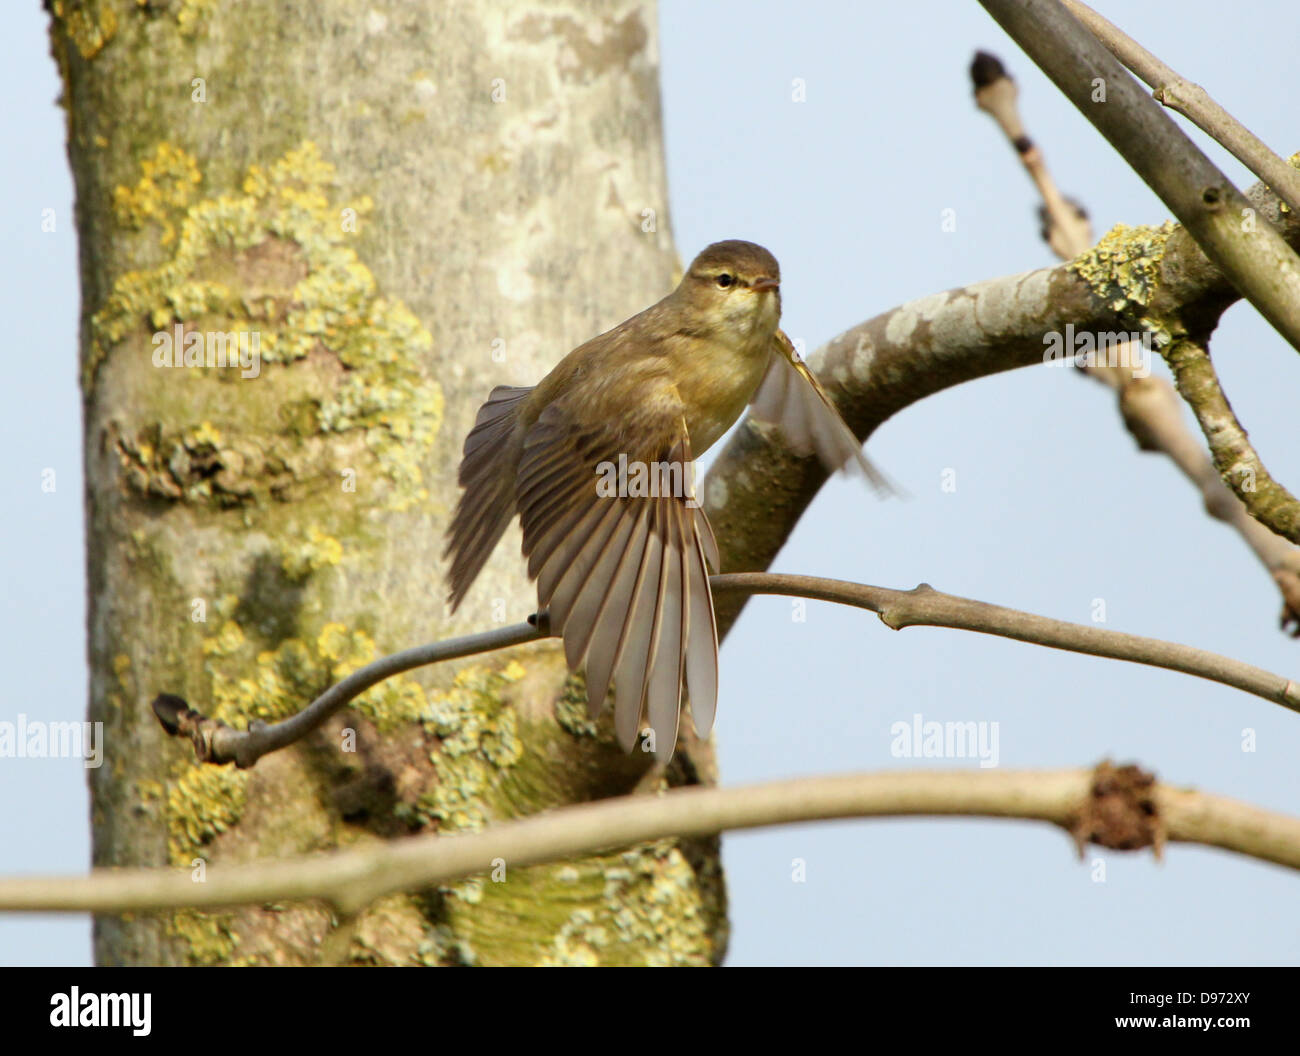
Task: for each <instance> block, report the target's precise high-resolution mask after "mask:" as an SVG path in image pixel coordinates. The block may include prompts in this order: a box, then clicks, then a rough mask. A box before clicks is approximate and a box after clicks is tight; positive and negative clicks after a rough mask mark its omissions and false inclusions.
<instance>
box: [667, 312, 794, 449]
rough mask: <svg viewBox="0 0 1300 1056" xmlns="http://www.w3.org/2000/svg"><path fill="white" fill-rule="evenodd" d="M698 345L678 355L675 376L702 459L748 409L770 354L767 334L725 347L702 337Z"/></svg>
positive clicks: (688, 425) (770, 344)
mask: <svg viewBox="0 0 1300 1056" xmlns="http://www.w3.org/2000/svg"><path fill="white" fill-rule="evenodd" d="M693 344H695V345H697V346H698V347H695V348H692V349H690V350H689V353H688V354H687V355H685V356H681V357H679V358H678V363H677V364H675V369H674V375H675V380H676V383H677V391H678V393H679V394H680V395H681V398H682V402H683V403H684V404H685V406H686V430H687V432H688V433H689V434H690V438H691V452H692V454H693V455H694V456H695V457H696V458H699V457H700V455H702V454H704V452H705V451H707V450H708V449H709V448H710V447H712V446H713V445H714V444H715V443H717V441H718V439H719V438H720V437H721V436H722V434H723V433H725V432H726V431H727V430H728V429H730V428H731V427H732V425H734V424H735V422H736V419H738V418H739V417H740V416H741V414H742V413H743V412H744V410H745V408H746V406H748V405H749V402H750V400H752V399H753V398H754V393H755V392H756V391H757V390H758V386H759V383H760V382H762V380H763V375H764V374H766V373H767V367H768V363H769V362H770V361H771V356H772V341H771V336H770V335H768V336H767V337H766V338H764V339H763V340H761V341H755V342H749V343H743V344H742V343H738V344H736V345H727V344H726V343H723V342H717V341H710V340H704V339H699V340H696V341H694V342H693Z"/></svg>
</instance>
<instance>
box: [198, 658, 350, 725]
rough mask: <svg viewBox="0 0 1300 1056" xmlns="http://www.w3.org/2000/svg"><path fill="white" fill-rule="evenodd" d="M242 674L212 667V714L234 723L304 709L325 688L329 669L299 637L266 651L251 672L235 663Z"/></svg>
mask: <svg viewBox="0 0 1300 1056" xmlns="http://www.w3.org/2000/svg"><path fill="white" fill-rule="evenodd" d="M236 666H237V667H238V668H239V670H240V672H241V673H240V674H239V675H235V676H227V675H225V674H224V673H223V672H221V671H218V670H215V669H213V668H211V665H209V667H210V673H211V675H212V700H213V704H214V705H215V707H214V712H213V717H214V718H216V719H219V720H220V721H221V722H224V723H226V724H228V725H232V726H243V725H245V724H246V723H247V721H248V720H249V719H263V720H265V721H267V722H274V721H276V720H277V719H283V718H287V717H288V716H290V715H293V714H295V713H296V712H299V711H301V710H302V709H303V708H304V707H306V706H307V704H309V703H310V702H311V701H312V700H313V699H315V697H316V696H317V695H318V694H319V693H320V692H321V691H322V690H323V689H324V688H325V686H326V684H327V668H326V666H325V665H324V664H322V663H321V662H320V660H319V659H318V658H316V657H314V656H313V655H312V654H311V650H310V649H308V648H307V646H306V645H305V644H303V643H302V642H301V641H299V640H298V639H297V638H289V639H287V640H285V641H283V642H281V643H280V645H279V647H278V648H277V649H274V650H263V651H262V652H260V653H258V654H257V659H256V661H255V663H254V664H253V665H252V669H251V671H250V670H249V665H247V664H237V665H236Z"/></svg>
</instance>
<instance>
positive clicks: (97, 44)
mask: <svg viewBox="0 0 1300 1056" xmlns="http://www.w3.org/2000/svg"><path fill="white" fill-rule="evenodd" d="M50 12H51V14H53V15H54V17H55V18H56V19H58V20H59V21H61V22H62V23H63V28H64V32H65V33H66V34H67V36H68V39H69V40H70V41H72V43H73V44H74V45H76V48H77V51H79V52H80V53H81V57H82V58H83V59H93V58H94V57H95V56H96V55H98V54H99V53H100V52H101V51H103V50H104V46H105V45H106V44H107V43H108V42H109V41H110V40H112V39H113V38H114V37H115V36H117V12H116V11H114V10H113V5H112V3H110V2H109V0H53V2H52V3H51V4H50Z"/></svg>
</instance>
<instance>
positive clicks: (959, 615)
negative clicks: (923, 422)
mask: <svg viewBox="0 0 1300 1056" xmlns="http://www.w3.org/2000/svg"><path fill="white" fill-rule="evenodd" d="M709 582H710V585H711V587H712V590H713V592H714V594H715V595H716V596H719V597H725V596H726V595H727V594H735V593H742V594H782V595H792V596H795V597H804V598H813V599H815V600H819V601H832V602H838V603H839V604H842V605H852V606H854V607H855V608H861V609H869V610H870V611H872V612H874V613H877V614H878V615H879V616H880V619H881V621H882V622H883V623H884V624H885V625H886V626H888V627H891V628H893V629H894V630H901V629H902V628H904V627H920V626H929V627H952V628H954V629H957V630H965V631H979V632H980V633H982V634H992V635H996V636H998V637H1001V638H1014V639H1016V640H1017V641H1021V642H1029V643H1031V644H1034V645H1046V646H1050V647H1051V648H1053V649H1064V650H1067V651H1069V652H1074V653H1087V654H1088V655H1090V656H1103V657H1109V658H1111V659H1114V660H1126V661H1128V662H1130V663H1135V664H1147V665H1150V666H1152V667H1163V668H1167V669H1168V670H1170V671H1181V672H1182V673H1183V674H1188V675H1195V676H1196V677H1198V678H1206V679H1209V680H1210V681H1212V682H1220V683H1222V684H1223V685H1225V686H1231V687H1232V688H1234V689H1239V690H1241V691H1242V692H1244V693H1251V694H1253V695H1255V696H1257V697H1262V698H1263V699H1265V700H1268V701H1271V702H1272V703H1274V704H1281V705H1282V706H1283V707H1284V708H1290V709H1291V710H1292V711H1300V686H1297V684H1296V683H1295V682H1293V681H1292V680H1290V679H1288V678H1284V677H1282V676H1281V675H1275V674H1273V673H1271V672H1269V671H1265V670H1263V669H1262V668H1258V667H1254V666H1252V665H1250V664H1247V663H1243V662H1242V661H1240V660H1233V659H1232V658H1230V657H1226V656H1220V655H1218V654H1217V653H1210V652H1206V651H1205V650H1202V649H1194V648H1192V647H1191V646H1189V645H1178V644H1176V643H1174V642H1164V641H1161V640H1159V639H1157V638H1142V637H1139V636H1138V635H1135V634H1125V633H1123V632H1121V631H1108V630H1104V629H1102V628H1100V627H1089V626H1086V625H1084V624H1077V623H1067V622H1065V621H1064V620H1053V619H1049V618H1048V617H1046V616H1035V615H1034V614H1033V613H1028V612H1021V611H1020V610H1019V609H1008V608H1003V607H1002V606H1000V605H988V604H986V603H985V602H982V601H973V600H971V599H969V598H959V597H956V596H954V595H951V594H942V593H940V592H939V591H937V590H935V589H934V588H933V587H931V586H930V585H929V584H928V583H922V584H921V585H920V586H918V587H916V588H914V589H913V590H890V589H889V588H887V587H871V586H866V585H865V584H860V583H845V582H843V581H841V580H835V579H819V578H817V577H814V576H790V575H777V574H773V573H767V572H743V573H738V574H733V575H723V576H711V577H710V580H709ZM549 633H550V629H549V627H548V626H547V623H546V620H545V617H544V616H543V617H541V618H537V617H534V618H533V619H530V620H529V622H528V623H522V624H518V625H516V626H514V627H505V628H502V629H501V630H497V631H487V632H485V633H483V634H473V635H467V636H465V637H463V638H453V639H450V640H448V641H445V642H435V643H433V644H431V645H422V646H418V647H416V648H414V649H407V650H405V651H403V652H400V653H394V654H393V655H391V656H386V657H383V658H381V659H379V660H376V661H375V662H374V663H371V664H367V665H366V666H365V667H362V668H359V669H358V670H356V671H354V672H353V673H352V674H351V675H349V676H348V677H347V678H345V679H344V680H343V681H342V682H339V683H337V684H335V685H333V686H331V687H330V688H329V689H327V690H326V691H325V692H324V693H322V694H321V695H320V696H319V697H317V698H316V699H315V700H314V701H312V703H311V704H310V705H308V706H307V707H306V708H304V709H303V710H302V711H301V712H299V713H298V714H297V715H295V716H293V717H292V718H289V719H285V720H284V721H282V722H277V723H274V724H273V725H267V724H266V723H262V722H258V723H254V724H253V725H252V726H250V727H249V729H248V730H242V731H241V730H236V729H233V728H232V727H230V726H227V725H226V724H225V723H223V722H220V721H218V720H216V719H210V718H206V717H205V716H203V715H202V714H201V713H199V712H197V711H195V710H194V709H192V708H190V707H189V705H187V704H186V702H185V701H184V700H182V699H181V698H180V697H177V696H173V695H171V694H161V695H159V696H158V697H157V698H156V699H155V700H154V703H153V707H154V712H155V714H156V715H157V716H158V719H159V721H160V722H161V723H162V725H163V727H164V728H165V729H166V730H167V732H168V733H170V734H171V735H172V736H176V737H188V738H190V740H191V741H193V743H194V751H195V755H196V756H197V757H198V759H199V761H200V762H207V763H229V762H234V763H236V764H237V765H239V766H241V767H249V766H252V765H253V764H254V763H255V762H257V760H258V759H260V758H261V757H262V756H263V755H266V754H267V753H268V752H273V751H276V750H277V749H280V748H284V747H286V746H288V745H290V744H293V743H294V742H295V741H298V740H301V739H302V738H303V737H305V736H306V735H307V734H308V733H310V732H311V731H312V730H314V729H316V727H317V726H319V725H320V724H321V723H322V722H323V721H324V720H325V719H326V718H327V717H328V716H329V715H331V714H333V713H334V712H335V711H337V710H338V709H339V708H341V707H343V705H345V704H346V703H347V702H348V701H350V700H352V699H354V698H355V697H358V696H360V695H361V694H362V693H364V692H365V691H366V690H367V689H369V688H370V687H371V686H373V685H375V684H376V683H378V682H382V681H383V680H384V679H386V678H391V677H392V676H393V675H396V674H399V673H401V672H403V671H409V670H411V669H412V668H415V667H422V666H424V665H425V664H434V663H439V662H441V661H443V660H452V659H456V658H459V657H464V656H473V655H475V654H478V653H486V652H491V651H493V650H496V649H504V648H506V647H508V646H512V645H520V644H522V643H524V642H530V641H534V640H536V639H538V638H544V637H546V636H547V635H548V634H549Z"/></svg>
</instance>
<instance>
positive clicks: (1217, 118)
mask: <svg viewBox="0 0 1300 1056" xmlns="http://www.w3.org/2000/svg"><path fill="white" fill-rule="evenodd" d="M1062 3H1064V4H1065V6H1066V7H1067V8H1068V9H1069V11H1070V14H1072V15H1074V17H1075V18H1077V19H1078V20H1079V21H1080V22H1082V23H1083V24H1084V25H1085V26H1087V27H1088V28H1089V29H1090V30H1091V31H1092V32H1093V34H1094V35H1095V36H1096V37H1097V39H1098V40H1100V41H1101V42H1102V43H1103V44H1104V45H1106V48H1107V49H1108V50H1109V51H1110V53H1111V54H1112V55H1114V56H1115V58H1117V59H1119V61H1120V62H1122V63H1123V64H1124V65H1125V66H1127V67H1128V68H1129V69H1130V70H1132V71H1133V72H1134V73H1136V74H1137V75H1138V76H1139V77H1141V78H1142V80H1144V81H1145V82H1146V83H1147V84H1148V85H1149V86H1150V87H1151V89H1152V91H1151V95H1152V96H1153V97H1154V98H1155V99H1156V101H1157V102H1160V103H1163V104H1164V105H1165V106H1167V107H1169V109H1171V110H1175V111H1177V112H1178V113H1180V114H1182V115H1183V116H1184V117H1186V118H1187V119H1188V120H1189V121H1191V122H1192V124H1194V125H1195V126H1196V127H1197V128H1199V129H1200V130H1201V131H1202V132H1205V133H1207V134H1208V135H1210V136H1211V137H1213V139H1214V140H1215V142H1217V143H1220V144H1221V145H1222V146H1223V147H1225V148H1226V149H1227V150H1228V152H1229V153H1230V154H1232V156H1233V157H1234V158H1236V159H1237V160H1238V161H1239V162H1241V163H1242V164H1243V165H1245V166H1246V168H1248V169H1249V170H1250V171H1251V172H1253V173H1254V174H1255V175H1256V176H1258V177H1259V178H1260V179H1261V180H1263V181H1264V182H1265V183H1266V184H1268V185H1269V186H1270V187H1272V188H1273V190H1274V191H1276V192H1277V195H1278V197H1279V198H1281V199H1282V200H1283V201H1285V202H1286V203H1287V204H1288V205H1289V206H1290V207H1291V208H1292V209H1296V210H1300V170H1297V169H1295V168H1294V167H1293V166H1292V165H1290V164H1289V163H1288V162H1287V161H1286V159H1284V158H1281V157H1279V156H1278V155H1277V154H1275V153H1274V152H1273V151H1272V150H1271V149H1270V148H1269V146H1268V144H1267V143H1265V142H1264V141H1263V140H1261V139H1260V138H1259V137H1258V136H1256V135H1255V134H1254V133H1253V132H1251V131H1250V129H1248V128H1246V127H1245V125H1243V124H1242V123H1241V122H1240V121H1238V120H1237V119H1236V118H1235V117H1233V116H1232V115H1231V114H1230V113H1228V111H1226V110H1225V109H1223V107H1221V106H1220V105H1219V104H1218V103H1216V102H1215V101H1214V99H1212V98H1211V97H1210V94H1209V93H1208V92H1207V91H1206V90H1205V89H1204V88H1202V87H1201V86H1200V85H1199V84H1195V83H1193V82H1192V81H1189V80H1187V79H1186V78H1185V77H1183V76H1181V75H1180V74H1179V73H1178V72H1177V71H1176V70H1173V69H1171V68H1170V67H1169V66H1167V65H1166V64H1165V63H1163V62H1162V61H1161V60H1160V59H1159V58H1157V57H1156V56H1155V55H1152V54H1151V52H1149V51H1147V49H1146V48H1144V47H1143V46H1142V45H1141V44H1139V43H1138V42H1137V41H1136V40H1134V39H1133V38H1132V37H1129V36H1128V35H1126V34H1125V33H1124V31H1123V30H1122V29H1120V28H1119V27H1118V26H1116V25H1115V24H1114V23H1112V22H1110V21H1108V20H1107V19H1105V18H1103V17H1102V16H1101V15H1099V14H1097V12H1096V11H1094V10H1093V9H1092V8H1090V7H1089V6H1088V5H1087V4H1082V3H1080V2H1079V0H1062Z"/></svg>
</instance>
